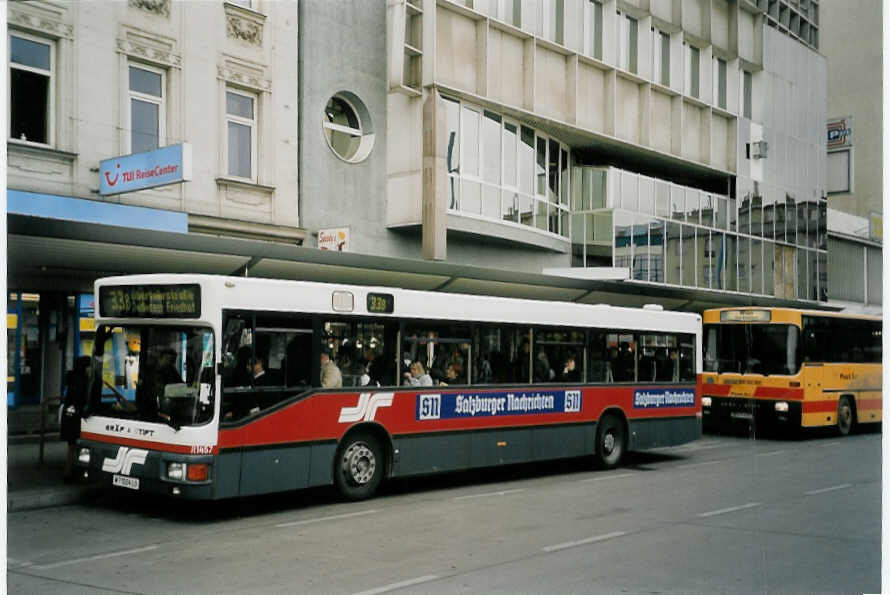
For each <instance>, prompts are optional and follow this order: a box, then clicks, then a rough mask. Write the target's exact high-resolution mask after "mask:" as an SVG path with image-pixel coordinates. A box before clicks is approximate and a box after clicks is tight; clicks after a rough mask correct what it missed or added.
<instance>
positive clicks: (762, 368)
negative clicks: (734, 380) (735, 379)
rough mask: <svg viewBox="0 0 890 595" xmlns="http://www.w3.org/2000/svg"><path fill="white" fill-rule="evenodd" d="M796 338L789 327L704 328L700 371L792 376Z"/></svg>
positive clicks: (795, 365)
mask: <svg viewBox="0 0 890 595" xmlns="http://www.w3.org/2000/svg"><path fill="white" fill-rule="evenodd" d="M799 337H800V331H799V329H798V328H797V327H796V326H794V325H790V324H706V325H705V327H704V339H705V340H704V352H705V361H704V371H705V372H718V373H723V372H731V373H737V374H764V375H769V374H796V373H797V371H798V370H799V369H800V355H799V354H800V350H799V345H798V344H799Z"/></svg>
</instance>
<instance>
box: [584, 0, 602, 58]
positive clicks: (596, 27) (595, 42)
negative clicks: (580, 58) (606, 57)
mask: <svg viewBox="0 0 890 595" xmlns="http://www.w3.org/2000/svg"><path fill="white" fill-rule="evenodd" d="M584 23H585V26H586V31H585V35H584V43H585V44H586V45H585V48H584V49H585V51H586V53H587V55H588V56H593V57H594V58H596V59H597V60H602V59H603V3H602V2H600V0H588V2H587V4H586V5H585V6H584Z"/></svg>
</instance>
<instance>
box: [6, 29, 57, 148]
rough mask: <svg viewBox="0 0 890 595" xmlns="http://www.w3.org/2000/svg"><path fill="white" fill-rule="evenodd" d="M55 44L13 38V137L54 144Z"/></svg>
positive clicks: (31, 141)
mask: <svg viewBox="0 0 890 595" xmlns="http://www.w3.org/2000/svg"><path fill="white" fill-rule="evenodd" d="M53 49H54V48H53V43H52V42H51V41H48V40H45V39H40V38H39V37H34V36H30V35H25V34H22V33H15V34H11V35H10V36H9V137H10V138H13V139H16V140H19V141H25V142H30V143H39V144H43V145H51V144H53V71H54V60H53Z"/></svg>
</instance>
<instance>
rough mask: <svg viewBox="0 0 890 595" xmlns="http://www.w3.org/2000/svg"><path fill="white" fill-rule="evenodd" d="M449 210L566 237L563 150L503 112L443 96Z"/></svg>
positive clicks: (566, 169)
mask: <svg viewBox="0 0 890 595" xmlns="http://www.w3.org/2000/svg"><path fill="white" fill-rule="evenodd" d="M441 105H442V107H443V109H444V110H445V119H446V122H447V130H448V131H447V135H446V137H445V138H443V142H444V143H445V144H444V145H443V147H442V150H443V151H444V152H445V163H446V167H447V176H448V190H447V192H448V209H449V210H450V211H454V212H457V213H460V214H461V215H468V216H473V217H481V218H483V219H488V220H500V221H504V222H508V223H511V224H520V225H525V226H528V227H534V228H537V229H540V230H541V231H545V232H550V233H553V234H557V235H560V236H563V237H568V235H569V185H570V180H569V167H570V165H571V157H570V154H569V151H568V147H566V146H565V145H562V144H561V143H559V142H558V141H556V140H555V139H552V138H550V137H548V136H545V135H543V134H541V133H538V132H537V131H535V130H534V129H532V128H529V127H527V126H522V125H521V124H520V123H519V122H516V121H514V120H510V119H508V118H506V117H504V116H503V114H499V113H495V112H493V111H490V110H485V109H481V108H479V107H477V106H474V105H470V104H466V103H461V102H459V101H457V100H455V99H451V98H448V97H444V96H443V97H442V104H441Z"/></svg>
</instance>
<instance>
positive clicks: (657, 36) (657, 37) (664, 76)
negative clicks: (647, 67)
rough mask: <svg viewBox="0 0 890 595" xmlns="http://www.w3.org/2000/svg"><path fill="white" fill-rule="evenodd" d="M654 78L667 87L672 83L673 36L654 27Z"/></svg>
mask: <svg viewBox="0 0 890 595" xmlns="http://www.w3.org/2000/svg"><path fill="white" fill-rule="evenodd" d="M652 78H653V79H655V82H656V83H658V84H659V85H664V86H665V87H668V86H670V84H671V36H670V35H668V34H667V33H664V32H663V31H659V30H658V29H652Z"/></svg>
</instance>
